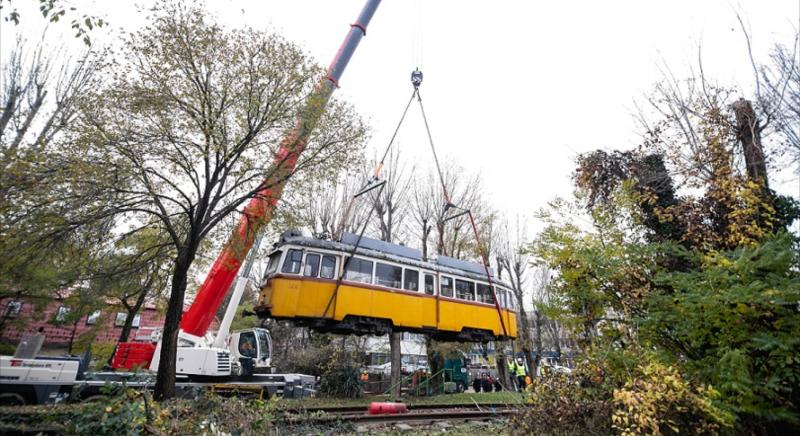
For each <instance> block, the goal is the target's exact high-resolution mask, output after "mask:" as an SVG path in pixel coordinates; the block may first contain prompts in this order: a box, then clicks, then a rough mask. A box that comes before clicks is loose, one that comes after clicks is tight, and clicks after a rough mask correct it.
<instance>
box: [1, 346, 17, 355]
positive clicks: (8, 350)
mask: <svg viewBox="0 0 800 436" xmlns="http://www.w3.org/2000/svg"><path fill="white" fill-rule="evenodd" d="M15 351H17V346H16V345H11V344H0V356H13V355H14V352H15Z"/></svg>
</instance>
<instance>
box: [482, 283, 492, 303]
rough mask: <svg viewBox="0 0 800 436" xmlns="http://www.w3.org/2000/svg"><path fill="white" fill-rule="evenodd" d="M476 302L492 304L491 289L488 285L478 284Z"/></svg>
mask: <svg viewBox="0 0 800 436" xmlns="http://www.w3.org/2000/svg"><path fill="white" fill-rule="evenodd" d="M478 301H480V302H481V303H488V304H494V296H493V295H492V288H491V287H489V285H484V284H483V283H478Z"/></svg>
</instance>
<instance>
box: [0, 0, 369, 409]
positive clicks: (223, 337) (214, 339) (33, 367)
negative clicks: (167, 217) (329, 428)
mask: <svg viewBox="0 0 800 436" xmlns="http://www.w3.org/2000/svg"><path fill="white" fill-rule="evenodd" d="M379 4H380V0H367V1H366V4H365V5H364V7H363V8H362V10H361V13H360V14H359V16H358V18H357V19H356V21H355V23H353V24H351V25H350V31H349V32H348V34H347V36H346V37H345V40H344V42H343V43H342V45H341V46H340V48H339V51H338V52H337V53H336V56H335V57H334V59H333V61H332V62H331V64H330V66H329V67H328V70H327V73H326V75H325V76H324V77H323V78H322V80H321V81H320V83H319V84H318V86H317V88H316V89H315V92H313V93H312V94H311V95H310V96H309V98H308V100H307V102H306V105H307V110H304V111H302V112H301V115H300V116H299V118H298V120H297V122H296V125H295V128H294V129H293V130H292V131H291V132H290V133H289V134H288V135H287V136H286V138H284V139H283V141H282V142H281V146H280V148H279V150H278V152H277V153H276V155H275V158H274V160H273V166H274V168H275V170H274V171H271V172H270V173H271V174H272V176H270V178H268V179H267V180H265V181H264V182H263V186H265V188H264V189H263V190H262V191H260V192H259V193H258V195H257V196H256V197H255V198H253V199H252V200H250V202H249V203H248V204H247V206H246V207H245V208H244V210H243V211H242V212H243V213H242V217H241V219H240V221H239V223H238V225H237V226H236V228H235V230H234V232H233V234H232V235H231V238H230V239H229V240H228V242H227V244H226V245H225V247H224V248H223V250H222V252H221V253H220V254H219V256H218V257H217V260H216V262H215V263H214V265H213V266H212V268H211V271H210V272H209V273H208V276H207V277H206V279H205V281H204V282H203V284H202V286H201V287H200V289H199V290H198V292H197V294H196V296H195V299H194V302H193V303H192V304H191V306H190V307H189V309H188V310H187V311H186V312H185V313H184V314H183V317H182V319H181V324H180V326H181V329H180V332H179V335H178V348H177V356H176V358H177V363H176V373H177V381H176V391H177V393H179V394H181V393H194V392H197V390H203V389H210V388H211V389H215V390H225V389H230V390H235V391H237V392H241V391H250V392H254V391H257V392H259V394H264V393H266V394H268V395H272V394H276V393H282V394H283V395H302V394H304V393H307V392H308V391H309V389H310V385H311V386H313V383H314V380H313V377H310V376H304V375H300V374H272V373H271V372H272V371H271V367H272V365H271V363H272V362H271V357H272V341H271V339H270V336H269V332H268V331H267V330H265V329H261V328H253V329H248V330H242V331H235V332H233V333H230V326H231V322H232V321H233V317H234V315H235V313H236V309H237V307H238V305H239V302H240V301H241V298H242V294H243V292H244V289H245V287H246V284H247V276H248V274H249V270H250V265H251V264H252V258H253V256H254V255H251V257H250V259H249V260H248V262H247V265H246V266H245V268H244V270H243V271H242V274H239V277H238V279H237V280H236V284H235V286H234V291H233V295H232V298H231V300H230V303H229V305H228V308H227V309H226V311H225V315H224V317H223V319H222V322H221V323H220V328H219V330H218V331H217V334H216V335H213V334H211V333H209V327H210V326H211V322H212V321H213V319H214V315H215V314H216V312H217V309H219V307H220V305H221V304H222V301H223V299H224V298H225V295H226V294H227V292H228V289H229V288H230V287H231V284H232V283H233V281H234V278H236V276H237V274H238V273H239V270H240V267H241V266H242V263H243V261H244V259H245V257H246V256H247V253H248V252H250V251H251V248H252V247H253V245H254V244H257V240H258V236H257V235H259V233H260V231H261V230H262V229H263V228H264V226H265V225H266V224H267V223H268V222H269V221H270V220H271V218H272V215H273V212H274V211H275V208H276V207H277V204H278V199H279V198H280V196H281V193H282V191H283V188H284V185H285V183H286V180H287V179H288V177H287V176H288V175H289V174H291V173H292V172H293V171H294V169H295V167H296V164H297V161H298V158H299V157H300V154H301V153H302V152H303V150H304V149H305V146H306V143H307V141H308V138H309V135H310V133H311V131H312V129H313V126H314V125H315V124H316V121H318V119H319V117H320V116H321V115H322V111H323V110H324V106H325V105H326V104H327V102H328V100H329V99H330V97H331V95H332V94H333V91H334V90H335V89H336V88H337V87H338V86H339V79H340V78H341V76H342V73H343V72H344V70H345V68H346V67H347V64H348V62H349V61H350V58H351V57H352V55H353V53H354V52H355V49H356V48H357V47H358V44H359V42H360V41H361V39H362V38H363V37H364V36H365V35H366V33H367V25H368V24H369V22H370V20H371V19H372V16H373V15H374V13H375V11H376V10H377V8H378V5H379ZM253 251H255V250H253ZM42 339H43V338H41V337H40V338H38V339H37V338H35V337H30V338H29V339H28V341H23V343H21V344H20V346H19V347H18V349H17V353H15V355H14V356H0V403H5V404H42V403H51V402H60V401H65V400H67V399H68V398H75V397H77V398H78V399H87V398H91V397H93V396H94V395H99V394H100V393H101V388H102V387H104V386H108V385H114V384H119V385H122V384H124V385H125V386H127V387H131V388H142V389H148V388H152V386H153V382H154V375H155V371H157V370H158V366H159V361H160V354H161V338H160V336H159V335H155V337H153V340H154V342H155V345H154V344H151V343H142V342H122V343H120V344H118V346H117V349H116V352H115V355H114V358H113V362H112V367H113V368H114V369H116V370H117V371H101V372H91V371H87V367H88V360H89V357H88V356H84V357H83V358H79V357H50V356H38V351H39V349H40V348H41V343H42V342H41V341H42ZM133 368H146V369H147V370H146V371H131V369H133ZM75 392H77V394H76V393H75Z"/></svg>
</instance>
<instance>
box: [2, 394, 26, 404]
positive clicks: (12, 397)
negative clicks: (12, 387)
mask: <svg viewBox="0 0 800 436" xmlns="http://www.w3.org/2000/svg"><path fill="white" fill-rule="evenodd" d="M24 405H25V398H22V395H20V394H15V393H13V392H7V393H4V394H0V406H24Z"/></svg>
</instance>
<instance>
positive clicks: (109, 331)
mask: <svg viewBox="0 0 800 436" xmlns="http://www.w3.org/2000/svg"><path fill="white" fill-rule="evenodd" d="M19 301H20V302H21V303H22V307H20V310H19V313H18V314H17V315H16V316H15V317H14V318H9V319H7V320H6V322H5V326H4V328H3V331H2V332H0V341H1V342H5V343H12V344H16V343H17V342H19V341H20V339H21V338H22V337H23V336H26V335H29V334H33V333H36V331H37V330H38V329H39V328H40V327H41V328H43V329H44V334H45V338H46V339H45V345H46V346H51V347H61V346H67V345H68V344H69V338H70V335H71V334H72V329H73V324H72V323H70V324H62V325H57V323H54V322H53V320H55V318H56V317H57V315H58V313H59V308H61V307H62V303H61V302H60V301H53V302H52V303H50V304H48V305H47V306H46V307H44V308H42V307H41V306H37V305H36V304H34V303H33V302H30V301H26V300H24V299H22V300H19ZM9 304H13V303H12V300H3V301H0V314H4V313H6V310H8V306H9ZM117 313H124V310H119V309H116V308H112V307H108V308H106V309H104V310H101V311H100V316H99V318H97V319H96V322H95V324H90V323H89V322H87V321H88V318H90V316H88V315H85V316H82V317H81V318H80V319H79V320H78V324H77V328H76V331H75V338H76V340H78V338H80V336H81V335H83V334H86V333H89V332H90V331H92V332H93V333H96V337H95V342H116V341H117V340H118V339H119V335H120V333H121V332H122V323H121V322H118V320H117ZM93 318H94V317H93ZM123 319H124V318H120V321H122V320H123ZM163 325H164V316H163V315H162V314H161V313H159V312H158V311H157V310H156V309H155V308H154V307H145V308H143V309H142V310H141V311H139V327H134V328H133V329H131V333H130V336H129V338H128V339H129V340H148V338H149V335H150V332H151V331H152V329H153V328H156V327H158V328H160V327H162V326H163ZM20 326H21V327H20Z"/></svg>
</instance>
